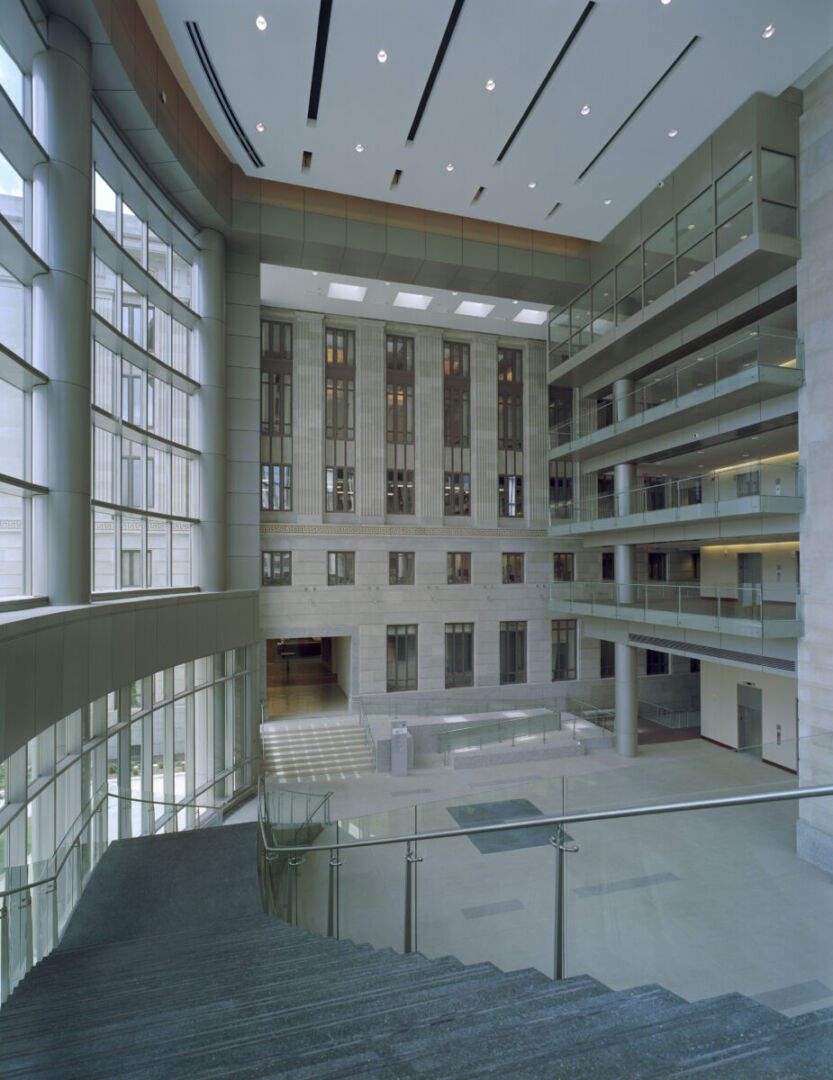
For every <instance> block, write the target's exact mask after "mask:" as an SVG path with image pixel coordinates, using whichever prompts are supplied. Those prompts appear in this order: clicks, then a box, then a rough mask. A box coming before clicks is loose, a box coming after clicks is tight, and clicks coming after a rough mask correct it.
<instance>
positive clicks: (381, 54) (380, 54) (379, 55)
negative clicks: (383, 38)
mask: <svg viewBox="0 0 833 1080" xmlns="http://www.w3.org/2000/svg"><path fill="white" fill-rule="evenodd" d="M387 58H388V54H387V53H386V52H385V50H384V49H380V50H379V51H378V52H377V53H376V59H377V60H378V61H379V63H380V64H384V63H385V61H386V60H387Z"/></svg>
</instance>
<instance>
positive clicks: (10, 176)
mask: <svg viewBox="0 0 833 1080" xmlns="http://www.w3.org/2000/svg"><path fill="white" fill-rule="evenodd" d="M0 213H1V214H2V215H3V217H4V218H5V219H6V221H8V223H9V224H10V225H11V226H12V228H14V229H16V230H17V232H19V233H20V235H21V236H22V237H24V239H25V237H26V228H25V224H26V215H25V207H24V198H23V177H22V176H21V175H20V173H19V172H18V171H17V170H16V169H15V168H14V166H13V165H12V164H11V163H10V162H9V161H8V160H7V159H6V158H5V157H4V156H3V155H2V154H0Z"/></svg>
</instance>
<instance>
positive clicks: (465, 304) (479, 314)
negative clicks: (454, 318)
mask: <svg viewBox="0 0 833 1080" xmlns="http://www.w3.org/2000/svg"><path fill="white" fill-rule="evenodd" d="M494 307H495V305H494V304H478V303H477V301H476V300H463V301H461V302H460V303H459V304H458V305H457V307H456V308H455V310H454V314H455V315H471V316H472V318H475V319H485V318H486V316H487V315H488V314H489V312H490V311H493V310H494Z"/></svg>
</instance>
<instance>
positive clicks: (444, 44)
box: [407, 0, 465, 142]
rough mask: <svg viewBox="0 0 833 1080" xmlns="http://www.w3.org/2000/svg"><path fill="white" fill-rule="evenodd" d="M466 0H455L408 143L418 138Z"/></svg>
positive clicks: (420, 100)
mask: <svg viewBox="0 0 833 1080" xmlns="http://www.w3.org/2000/svg"><path fill="white" fill-rule="evenodd" d="M464 3H465V0H454V7H453V8H452V9H451V14H450V15H449V17H448V23H447V25H446V28H445V33H444V34H443V37H442V41H441V42H440V47H439V48H438V49H437V55H436V56H435V57H434V63H433V65H432V66H431V72H430V74H429V75H428V81H427V82H426V84H425V89H424V90H423V91H422V97H421V98H420V99H419V105H417V111H416V112H415V113H414V119H413V122H412V123H411V130H410V131H409V132H408V139H407V141H408V142H413V141H414V139H415V138H416V133H417V131H418V130H419V125H420V124H421V123H422V114H423V113H424V112H425V107H426V105H427V104H428V99H429V98H430V97H431V91H432V90H433V89H434V83H435V82H436V81H437V76H438V75H439V73H440V68H441V67H442V62H443V60H444V59H445V54H446V50H447V49H448V46H449V44H450V42H451V35H452V34H453V33H454V28H455V26H456V25H457V20H458V19H459V18H460V12H461V11H462V10H463V4H464Z"/></svg>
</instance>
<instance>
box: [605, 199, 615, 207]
mask: <svg viewBox="0 0 833 1080" xmlns="http://www.w3.org/2000/svg"><path fill="white" fill-rule="evenodd" d="M612 202H613V199H605V206H610V204H611V203H612Z"/></svg>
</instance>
